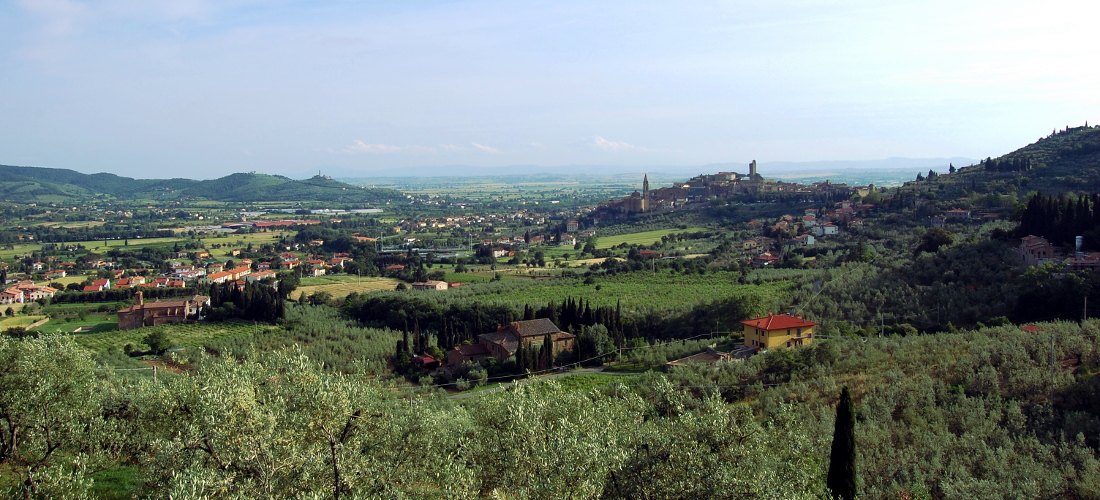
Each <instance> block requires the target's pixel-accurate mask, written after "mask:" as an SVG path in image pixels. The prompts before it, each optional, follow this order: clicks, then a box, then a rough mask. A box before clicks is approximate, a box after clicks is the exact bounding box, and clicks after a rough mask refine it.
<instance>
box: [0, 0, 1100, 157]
mask: <svg viewBox="0 0 1100 500" xmlns="http://www.w3.org/2000/svg"><path fill="white" fill-rule="evenodd" d="M1089 8H1090V7H1088V6H1083V5H1079V4H1076V3H1071V2H1044V3H1037V2H1019V1H1018V2H1011V1H1010V2H995V3H994V2H974V3H969V4H958V3H956V2H947V1H945V0H942V1H941V0H936V1H929V2H905V3H892V4H889V5H882V4H881V3H880V2H870V1H850V2H820V1H779V2H768V3H766V4H763V5H761V4H757V3H751V2H733V3H728V2H726V3H719V2H703V1H697V2H684V3H677V4H675V5H673V4H667V5H665V4H652V5H645V4H637V3H633V2H601V3H598V4H592V3H589V2H576V1H566V2H547V3H523V4H514V3H509V2H499V1H464V2H445V1H427V2H416V3H400V4H356V3H338V4H330V3H303V2H254V1H251V0H240V1H234V0H225V1H220V2H214V1H210V0H172V1H168V0H143V1H140V2H138V1H134V0H101V1H78V0H19V1H16V2H10V3H6V4H2V5H0V27H3V28H4V30H5V33H6V34H8V37H6V40H7V41H6V42H5V44H3V45H2V46H0V65H2V67H4V68H5V69H6V70H7V71H6V72H5V77H4V78H2V79H0V92H2V93H3V95H4V96H5V97H6V98H5V99H2V100H0V111H2V112H3V116H4V117H5V120H3V121H2V122H0V164H8V165H26V166H38V167H53V168H68V169H73V170H77V171H80V172H87V173H94V172H110V173H115V174H118V175H124V176H128V177H138V178H168V177H189V178H217V177H220V176H222V175H225V174H227V173H231V172H246V171H258V172H263V173H269V174H278V175H285V176H290V177H298V176H300V175H301V174H302V173H304V172H309V171H315V170H317V169H318V168H320V169H321V170H322V171H324V170H332V171H337V170H338V171H341V172H353V173H356V174H358V175H363V176H370V175H378V174H380V173H382V172H387V171H402V170H415V169H420V168H427V167H425V166H433V168H446V167H445V166H459V165H461V166H468V167H470V168H468V169H464V168H462V167H454V168H455V169H456V170H470V171H474V170H479V169H507V168H514V167H515V166H525V165H545V166H546V167H539V168H553V166H555V165H559V166H568V165H573V166H584V167H590V168H596V169H598V170H599V171H597V172H593V173H605V172H610V173H613V172H617V171H621V170H622V169H624V168H625V169H631V170H633V171H645V170H652V169H658V168H662V167H668V166H676V165H688V166H705V165H712V164H740V163H747V162H748V161H750V160H752V159H756V160H758V161H759V162H760V163H761V165H766V164H769V163H771V164H778V163H790V162H825V161H843V162H859V161H868V160H878V159H884V158H896V157H907V158H918V159H919V158H959V157H964V158H984V157H986V156H998V155H1001V154H1004V153H1008V152H1010V151H1012V150H1015V149H1017V148H1020V147H1022V146H1024V145H1026V144H1029V143H1031V142H1034V141H1035V140H1036V139H1037V138H1039V137H1041V136H1045V135H1047V134H1049V133H1050V132H1051V130H1053V129H1056V128H1057V129H1061V128H1064V127H1065V126H1067V125H1069V126H1078V125H1081V124H1083V123H1084V122H1086V121H1090V122H1091V121H1094V120H1095V119H1097V115H1100V113H1097V111H1098V110H1100V97H1098V96H1097V93H1096V92H1095V89H1096V88H1098V86H1100V69H1098V68H1096V67H1095V65H1091V64H1088V63H1087V61H1089V60H1095V59H1097V57H1096V55H1097V54H1096V52H1097V51H1098V49H1097V48H1096V47H1095V44H1092V43H1091V40H1090V34H1091V30H1090V28H1091V27H1090V26H1089V21H1090V19H1091V18H1092V16H1089V15H1086V14H1085V12H1083V10H1088V9H1089ZM684 168H688V169H690V168H693V167H684ZM521 173H522V172H521ZM696 173H701V172H696ZM341 176H342V177H348V175H347V174H346V173H345V174H343V175H341Z"/></svg>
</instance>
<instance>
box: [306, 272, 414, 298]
mask: <svg viewBox="0 0 1100 500" xmlns="http://www.w3.org/2000/svg"><path fill="white" fill-rule="evenodd" d="M326 277H327V276H320V277H317V278H303V279H302V283H303V285H304V286H299V287H298V288H297V289H296V290H294V292H293V293H291V295H290V297H291V298H292V299H294V300H298V299H300V298H301V297H302V296H309V295H312V294H314V293H317V292H328V293H329V294H331V295H332V296H333V297H347V296H348V294H349V293H352V292H355V293H367V292H377V291H381V290H393V289H394V288H397V284H398V283H399V281H398V280H395V279H393V278H375V277H371V278H366V277H364V278H362V281H360V278H359V277H358V276H332V278H340V279H339V280H336V281H330V282H328V283H323V284H319V285H305V281H306V280H307V279H310V280H314V279H315V280H323V279H324V278H326ZM348 278H350V279H348Z"/></svg>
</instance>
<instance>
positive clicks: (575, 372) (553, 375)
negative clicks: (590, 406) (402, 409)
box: [447, 366, 606, 399]
mask: <svg viewBox="0 0 1100 500" xmlns="http://www.w3.org/2000/svg"><path fill="white" fill-rule="evenodd" d="M604 368H606V367H604V366H597V367H595V368H578V369H576V370H569V371H567V372H555V373H548V374H546V375H539V376H538V377H530V378H525V379H520V380H518V381H517V382H518V383H519V384H520V385H527V384H530V383H532V382H541V381H543V380H553V379H556V378H561V377H568V376H570V375H578V374H581V373H600V372H602V371H603V370H604ZM509 387H512V384H511V383H507V384H500V385H497V386H496V387H493V388H491V389H485V390H482V391H474V392H463V393H459V394H455V395H453V396H447V399H466V398H472V397H474V396H481V395H484V394H492V393H494V392H500V391H503V390H505V389H507V388H509Z"/></svg>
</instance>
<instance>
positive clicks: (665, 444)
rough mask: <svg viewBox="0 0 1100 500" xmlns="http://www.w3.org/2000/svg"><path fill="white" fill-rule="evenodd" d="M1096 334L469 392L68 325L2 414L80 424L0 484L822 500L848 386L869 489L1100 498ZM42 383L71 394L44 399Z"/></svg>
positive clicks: (305, 494) (995, 337)
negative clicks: (143, 367)
mask: <svg viewBox="0 0 1100 500" xmlns="http://www.w3.org/2000/svg"><path fill="white" fill-rule="evenodd" d="M1098 326H1100V324H1098V323H1096V322H1090V323H1087V324H1085V325H1084V326H1078V325H1076V324H1071V323H1047V324H1043V325H1041V328H1042V331H1041V332H1040V333H1039V334H1032V333H1027V332H1023V331H1020V330H1019V329H1016V328H1014V327H999V328H992V329H985V330H982V331H974V332H961V333H957V334H948V333H945V334H940V335H935V336H911V337H905V338H899V337H895V338H886V339H874V340H871V341H868V342H861V341H858V340H857V341H848V340H837V341H832V342H824V343H820V344H817V345H814V346H812V347H808V348H803V349H799V350H796V351H776V352H772V353H768V354H765V355H761V356H756V357H754V358H752V359H750V360H748V361H746V362H736V363H727V364H724V365H719V366H717V367H714V366H704V365H698V366H687V367H682V368H676V369H674V370H673V371H672V372H670V373H669V374H667V375H661V374H655V373H648V374H643V375H640V376H634V377H623V376H620V377H617V378H612V379H609V380H608V383H609V384H610V385H607V386H604V387H602V388H598V389H596V390H592V389H585V388H583V387H592V386H591V385H590V384H582V386H580V387H577V388H576V389H571V390H570V389H566V387H567V385H566V384H564V383H563V384H561V385H559V384H558V383H557V382H541V383H537V384H533V385H528V386H523V387H515V388H512V389H509V390H505V391H502V392H497V393H493V394H484V395H480V396H477V397H475V398H472V399H469V400H465V401H463V402H462V403H452V402H450V401H447V400H444V399H439V398H437V397H433V396H416V395H412V394H409V393H407V392H401V391H394V390H393V389H392V388H390V387H387V386H386V385H385V383H384V382H383V381H382V379H379V378H376V377H372V376H369V375H368V374H366V373H363V372H360V373H351V374H344V373H342V372H338V371H332V370H327V369H325V367H324V366H323V365H322V364H320V363H318V362H316V361H313V360H311V359H309V358H308V357H307V356H306V355H305V354H304V353H303V351H302V350H301V349H300V348H298V349H290V350H278V351H274V352H271V353H266V354H255V355H254V356H253V357H250V358H249V359H246V360H238V359H233V358H231V357H228V356H222V357H220V358H201V359H198V360H196V363H195V365H194V366H195V369H194V371H193V372H191V373H189V374H188V375H186V376H176V377H167V376H166V377H162V378H161V379H160V380H159V381H156V382H154V381H153V380H152V379H150V378H126V377H121V376H117V375H112V374H111V372H110V371H105V372H102V376H100V375H96V374H95V373H96V372H94V371H93V368H92V365H91V360H90V359H89V358H88V357H87V354H84V353H82V351H80V350H79V349H75V346H74V345H73V344H72V343H71V341H69V340H67V339H65V338H62V337H45V338H28V339H23V340H15V339H0V355H2V356H4V361H5V363H3V364H2V365H0V366H3V367H5V368H4V370H3V371H0V384H2V386H3V388H4V391H3V394H4V396H3V397H0V400H2V401H0V404H4V405H6V406H4V407H3V408H0V410H3V409H12V408H18V409H19V411H18V412H14V413H11V414H19V412H23V413H22V414H23V415H31V414H33V415H56V418H54V419H53V420H49V419H46V420H43V422H69V424H65V425H69V427H59V429H63V431H62V432H59V433H56V434H51V436H57V437H55V438H53V439H57V443H58V444H57V445H56V451H55V452H54V454H52V455H50V456H48V457H47V456H45V455H44V454H43V453H42V452H40V451H34V450H46V449H48V448H49V446H50V445H49V444H48V443H47V442H46V441H44V439H46V435H45V434H44V433H42V432H39V431H35V432H31V433H30V434H23V435H26V436H28V437H27V439H28V441H26V444H21V446H25V447H26V448H27V450H29V451H31V452H32V453H31V454H30V455H25V456H24V457H23V458H20V460H23V461H22V462H15V461H10V460H9V461H8V462H5V463H4V465H3V466H2V467H0V471H2V472H0V476H2V477H16V476H18V475H19V474H22V476H18V477H20V478H24V477H27V474H28V472H27V471H29V470H30V469H29V467H31V466H33V464H32V463H31V462H30V460H34V461H35V462H36V463H37V462H39V461H42V460H43V458H45V461H44V462H42V463H43V464H45V465H44V466H43V467H42V468H39V469H37V471H35V472H30V474H33V476H30V477H31V482H30V483H29V484H27V485H24V484H23V482H22V481H23V480H22V479H19V481H18V484H15V483H13V482H8V483H5V484H6V486H5V487H8V488H14V489H15V490H19V489H22V488H25V487H26V488H34V489H36V490H37V491H39V492H66V493H64V494H62V496H65V497H67V498H79V497H81V492H83V491H86V490H87V488H88V487H89V483H90V482H91V481H90V478H91V477H93V474H94V473H96V472H97V471H100V470H109V469H114V468H116V467H118V466H119V465H120V464H121V463H122V462H125V463H131V462H132V463H133V464H134V466H135V467H136V471H137V477H138V478H139V482H140V483H141V486H139V487H138V488H139V489H138V490H136V491H134V492H133V493H135V494H137V495H138V496H140V497H151V498H169V497H170V498H205V497H211V496H213V497H219V498H245V497H251V498H255V497H272V496H277V497H284V498H291V497H298V498H337V497H339V498H374V497H379V496H387V497H395V496H410V497H417V498H444V497H447V498H453V497H461V498H470V497H478V496H507V497H511V498H548V497H555V498H556V497H570V498H642V497H650V498H669V497H675V498H686V497H701V496H718V497H723V498H764V497H767V498H775V497H783V498H820V497H822V496H823V495H824V494H825V491H826V485H825V482H826V481H825V479H826V470H827V463H828V461H829V448H830V446H831V443H832V439H831V436H832V434H833V432H832V431H833V428H834V425H835V419H834V415H835V414H836V410H835V409H834V405H835V403H836V395H837V393H838V392H840V391H839V389H840V386H841V385H848V386H850V387H851V394H852V399H853V402H854V412H853V415H854V420H853V423H854V427H853V432H854V436H855V441H856V443H857V447H856V455H855V465H856V470H857V471H858V481H859V485H860V490H861V492H862V493H863V494H864V495H867V496H869V497H871V498H883V497H898V496H901V495H911V496H912V497H914V498H956V497H997V498H1004V497H1017V496H1018V497H1027V498H1036V497H1042V498H1066V497H1075V498H1098V497H1100V461H1098V460H1097V457H1096V451H1095V449H1094V447H1095V446H1097V445H1100V442H1098V441H1097V440H1096V436H1097V435H1098V434H1097V431H1098V430H1100V404H1098V403H1097V401H1100V399H1097V397H1098V396H1100V393H1098V392H1097V390H1096V387H1097V385H1096V384H1095V382H1094V379H1095V373H1097V370H1098V368H1100V342H1098V340H1097V339H1098V335H1100V328H1098ZM1052 353H1053V359H1054V360H1055V364H1054V365H1053V370H1052V365H1051V363H1050V360H1051V358H1052V356H1051V355H1052ZM47 360H49V362H46V361H47ZM55 365H56V366H55ZM62 374H63V375H64V376H61V375H62ZM51 377H53V378H52V379H51ZM43 380H54V381H55V382H51V383H55V384H61V385H58V386H57V387H56V388H54V389H52V390H51V392H49V393H41V392H35V391H37V389H36V388H37V387H38V384H40V383H41V382H42V381H43ZM93 387H94V388H97V389H95V390H94V391H93V390H92V388H93ZM212 388H217V390H211V389H212ZM27 391H32V392H27ZM1051 393H1052V394H1053V395H1054V399H1053V401H1051V400H1050V399H1049V396H1048V395H1049V394H1051ZM32 394H42V395H43V396H45V395H46V394H49V395H50V398H49V399H43V398H38V397H37V396H32ZM36 398H37V399H36ZM1052 402H1053V404H1051V403H1052ZM58 403H62V404H58ZM66 404H68V405H69V406H65V405H66ZM13 405H14V406H13ZM47 408H48V409H47ZM44 410H45V411H47V413H42V411H44ZM74 411H76V412H83V413H80V416H79V417H75V414H70V413H71V412H74ZM50 412H56V413H50ZM62 417H64V418H62ZM51 418H52V417H51ZM4 422H5V424H4V425H12V424H7V423H6V422H7V421H4ZM12 422H15V424H14V425H21V426H23V427H22V428H28V427H27V426H34V425H46V423H40V422H37V421H33V422H32V421H28V420H25V419H24V420H14V419H13V420H12ZM72 422H80V423H81V425H76V426H73V425H71V423H72ZM50 425H60V424H50ZM0 427H2V426H0ZM4 429H10V427H4ZM36 432H37V433H36ZM35 440H38V441H35ZM429 450H430V452H429ZM27 457H29V458H27ZM118 457H131V458H130V459H125V458H124V459H123V460H122V462H120V461H119V459H118ZM74 459H75V461H74ZM47 470H48V471H49V473H46V471H47ZM20 471H23V472H20ZM10 475H15V476H10ZM13 493H14V491H13ZM39 494H40V495H44V496H49V495H50V494H48V493H39ZM55 496H56V494H55Z"/></svg>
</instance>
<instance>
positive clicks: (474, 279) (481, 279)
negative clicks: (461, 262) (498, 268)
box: [443, 273, 493, 285]
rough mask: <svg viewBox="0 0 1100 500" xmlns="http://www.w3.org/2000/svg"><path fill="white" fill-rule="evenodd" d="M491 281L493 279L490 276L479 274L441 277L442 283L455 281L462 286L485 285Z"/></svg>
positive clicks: (458, 274)
mask: <svg viewBox="0 0 1100 500" xmlns="http://www.w3.org/2000/svg"><path fill="white" fill-rule="evenodd" d="M492 279H493V276H492V275H491V274H490V275H486V274H480V273H479V274H474V273H447V274H445V275H443V281H446V282H448V283H452V282H455V281H457V282H459V283H462V284H464V285H465V284H467V283H486V282H488V281H489V280H492Z"/></svg>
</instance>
